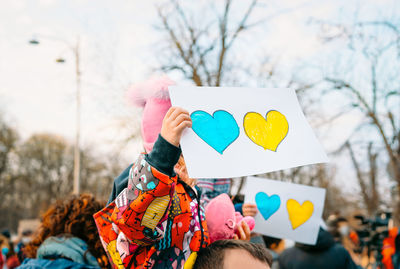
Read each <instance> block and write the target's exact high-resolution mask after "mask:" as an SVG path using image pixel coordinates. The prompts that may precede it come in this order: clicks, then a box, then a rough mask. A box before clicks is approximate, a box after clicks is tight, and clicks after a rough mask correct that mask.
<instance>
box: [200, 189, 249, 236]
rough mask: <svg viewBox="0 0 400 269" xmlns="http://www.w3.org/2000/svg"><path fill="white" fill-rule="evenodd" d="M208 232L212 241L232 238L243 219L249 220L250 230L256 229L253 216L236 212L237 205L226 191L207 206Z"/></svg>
mask: <svg viewBox="0 0 400 269" xmlns="http://www.w3.org/2000/svg"><path fill="white" fill-rule="evenodd" d="M205 211H206V220H207V227H208V233H209V235H210V240H211V242H214V241H217V240H222V239H232V238H233V235H234V234H235V233H237V232H238V231H237V227H238V225H240V223H241V222H242V221H245V222H247V225H248V226H249V228H250V231H251V230H253V229H254V225H255V221H254V218H253V217H244V218H243V216H242V214H240V213H239V212H235V207H234V206H233V203H232V201H231V199H230V198H229V196H228V195H227V194H226V193H223V194H220V195H218V196H217V197H215V198H214V199H212V200H211V201H210V202H209V203H208V204H207V206H206V208H205Z"/></svg>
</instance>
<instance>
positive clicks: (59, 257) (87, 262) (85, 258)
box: [18, 237, 100, 269]
mask: <svg viewBox="0 0 400 269" xmlns="http://www.w3.org/2000/svg"><path fill="white" fill-rule="evenodd" d="M36 256H37V258H36V259H30V258H27V259H25V260H24V262H23V263H22V264H21V265H20V266H19V267H18V268H19V269H40V268H55V269H67V268H68V269H80V268H88V269H89V268H93V269H94V268H100V266H99V264H98V263H97V260H96V258H95V257H94V256H93V255H91V254H90V252H88V251H87V244H86V242H85V241H83V240H82V239H80V238H77V237H49V238H47V239H46V240H45V241H44V242H43V243H42V245H40V247H39V248H38V250H37V255H36Z"/></svg>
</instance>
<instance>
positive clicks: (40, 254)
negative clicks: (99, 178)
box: [19, 194, 108, 268]
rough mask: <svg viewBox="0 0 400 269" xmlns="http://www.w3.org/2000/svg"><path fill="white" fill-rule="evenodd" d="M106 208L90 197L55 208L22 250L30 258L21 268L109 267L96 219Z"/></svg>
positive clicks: (86, 195) (80, 198)
mask: <svg viewBox="0 0 400 269" xmlns="http://www.w3.org/2000/svg"><path fill="white" fill-rule="evenodd" d="M104 205H105V203H101V202H99V201H97V200H96V199H95V198H94V197H93V195H90V194H81V195H80V196H75V195H74V196H71V197H69V198H67V199H65V200H60V201H58V202H56V203H55V204H53V205H52V206H51V207H50V208H49V209H48V210H47V212H46V213H44V215H43V219H42V223H41V225H40V227H39V229H38V230H37V231H36V233H35V234H34V236H33V238H32V241H31V242H29V243H28V244H27V245H26V247H24V248H23V252H24V254H25V255H26V257H27V258H26V259H25V260H24V262H23V263H22V265H21V266H20V267H19V268H100V267H103V268H104V267H108V260H107V257H106V254H105V252H104V250H103V247H102V245H101V242H100V238H99V235H98V233H97V228H96V225H95V222H94V219H93V214H94V213H96V212H97V211H99V210H100V209H102V208H103V206H104Z"/></svg>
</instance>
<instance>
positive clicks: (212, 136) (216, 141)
mask: <svg viewBox="0 0 400 269" xmlns="http://www.w3.org/2000/svg"><path fill="white" fill-rule="evenodd" d="M190 118H191V119H192V130H193V131H194V132H195V133H196V134H197V135H198V136H199V137H200V138H201V139H202V140H203V141H204V142H206V143H207V144H208V145H209V146H211V147H212V148H213V149H215V150H216V151H217V152H219V153H220V154H223V152H224V150H225V149H226V148H227V147H228V146H229V145H231V144H232V143H233V142H234V141H235V140H236V139H237V138H238V137H239V134H240V129H239V126H238V124H237V122H236V120H235V118H234V117H233V116H232V115H231V114H230V113H229V112H227V111H225V110H217V111H215V112H214V113H213V115H210V114H209V113H207V112H205V111H202V110H196V111H194V112H193V113H192V114H191V115H190Z"/></svg>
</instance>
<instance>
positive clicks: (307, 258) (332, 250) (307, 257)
mask: <svg viewBox="0 0 400 269" xmlns="http://www.w3.org/2000/svg"><path fill="white" fill-rule="evenodd" d="M278 261H279V268H280V269H353V268H359V267H358V266H357V265H356V264H355V263H354V262H353V260H352V258H351V256H350V254H349V253H348V252H347V250H346V249H345V248H344V247H343V246H341V245H340V244H337V243H336V242H335V241H334V239H333V236H332V235H331V234H330V233H329V232H328V231H326V230H324V229H322V228H320V230H319V234H318V239H317V243H316V245H306V244H299V243H296V245H295V246H294V247H292V248H289V249H286V250H285V251H283V252H282V254H281V255H280V256H279V259H278Z"/></svg>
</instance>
